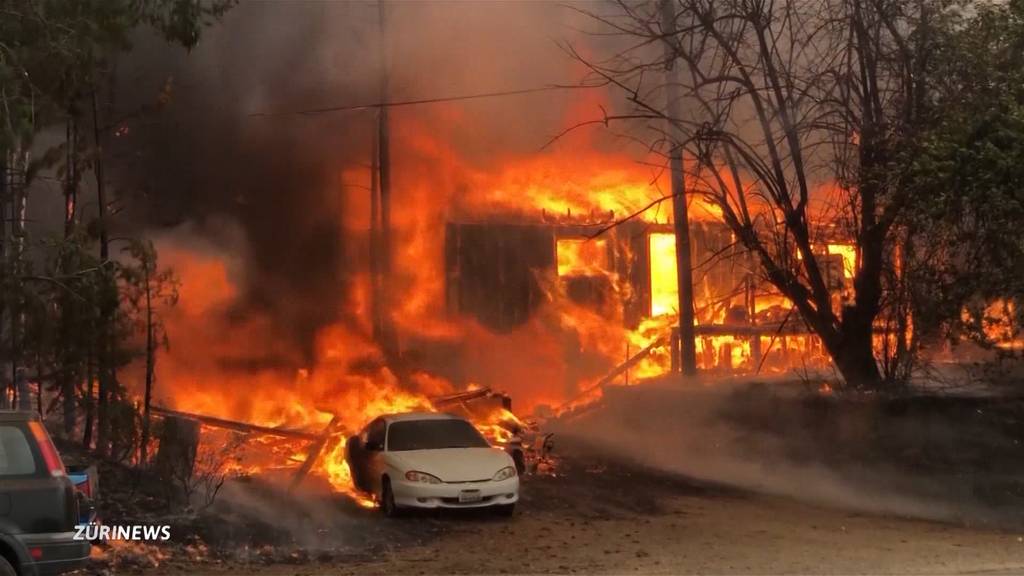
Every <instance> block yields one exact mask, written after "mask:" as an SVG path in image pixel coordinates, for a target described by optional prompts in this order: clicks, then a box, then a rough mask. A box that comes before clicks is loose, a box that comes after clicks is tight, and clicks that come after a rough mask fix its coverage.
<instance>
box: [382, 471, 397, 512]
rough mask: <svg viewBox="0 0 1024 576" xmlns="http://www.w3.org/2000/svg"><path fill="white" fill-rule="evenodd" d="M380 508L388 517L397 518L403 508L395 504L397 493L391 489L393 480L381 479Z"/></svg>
mask: <svg viewBox="0 0 1024 576" xmlns="http://www.w3.org/2000/svg"><path fill="white" fill-rule="evenodd" d="M380 491H381V494H380V510H381V512H383V513H384V515H385V516H387V517H388V518H397V517H398V516H400V515H401V510H400V509H399V508H398V505H397V504H395V493H394V492H392V491H391V480H390V479H388V478H384V479H383V480H382V481H381V490H380Z"/></svg>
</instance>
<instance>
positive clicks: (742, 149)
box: [573, 0, 933, 387]
mask: <svg viewBox="0 0 1024 576" xmlns="http://www.w3.org/2000/svg"><path fill="white" fill-rule="evenodd" d="M931 6H932V4H931V3H929V2H915V3H911V2H900V1H881V0H828V1H827V2H823V3H822V2H815V3H811V2H807V1H805V0H786V1H782V2H757V1H751V0H725V1H721V0H715V1H711V0H670V1H668V2H667V3H663V2H642V3H630V2H625V1H624V0H622V1H620V2H618V7H619V14H618V15H616V16H606V15H598V14H594V13H590V15H591V16H592V17H593V18H595V19H596V20H598V21H599V22H600V23H602V24H603V25H604V26H606V27H608V28H610V29H612V30H614V31H616V32H617V33H618V34H619V35H620V36H623V37H632V38H634V39H635V40H636V41H635V43H634V44H633V45H632V49H628V50H624V51H622V52H620V53H619V56H618V57H616V58H614V59H612V60H611V61H607V62H600V63H598V62H593V61H590V60H588V59H587V58H585V57H583V56H581V55H580V54H578V53H576V52H573V54H574V55H575V56H576V57H577V58H578V59H579V60H580V61H582V62H583V63H585V64H586V65H587V66H588V67H589V69H590V70H591V71H592V73H593V75H594V76H595V78H596V79H597V80H599V81H601V82H604V83H605V84H607V85H609V86H612V87H616V88H618V89H621V91H622V92H623V93H624V94H625V97H626V99H627V101H628V103H629V104H628V105H629V106H630V107H631V108H633V110H632V111H631V112H630V114H631V115H633V116H634V117H637V116H645V117H657V118H660V119H662V120H667V121H668V122H670V123H671V124H672V125H673V127H674V130H676V131H678V132H680V133H681V134H683V135H684V138H683V148H684V150H685V151H686V153H687V155H688V156H691V155H692V158H694V159H695V161H694V162H693V163H692V164H690V163H688V164H687V166H686V169H687V176H686V178H687V182H688V183H690V182H692V183H693V187H694V188H695V190H694V193H697V194H701V195H702V196H703V197H704V198H706V199H707V200H709V201H710V202H711V203H712V204H714V205H715V206H717V207H718V208H719V209H720V210H721V213H722V220H723V221H724V222H725V223H726V224H727V225H728V226H729V227H730V228H731V229H732V231H733V233H734V234H735V236H736V238H737V240H738V241H739V242H741V243H742V244H743V245H744V246H745V247H746V248H747V249H748V250H749V251H750V252H751V253H752V254H753V256H754V257H755V259H756V260H757V262H758V263H759V266H760V268H761V270H762V272H763V274H764V276H765V277H766V278H767V280H768V281H770V282H771V283H772V284H773V285H774V286H775V287H776V288H777V289H778V290H779V291H780V292H781V293H782V294H783V295H785V296H786V297H787V298H788V299H789V300H790V301H791V302H792V303H793V306H794V307H795V309H796V310H798V311H799V313H800V315H801V317H802V318H803V320H804V321H805V322H806V323H807V325H808V326H809V327H810V328H811V329H812V330H813V331H814V332H815V333H816V334H817V335H818V336H819V337H820V338H821V340H822V343H823V345H824V347H825V349H826V350H827V351H828V352H829V354H830V355H831V356H832V358H833V361H834V363H835V366H836V368H837V369H838V371H839V372H840V374H841V375H842V376H843V378H844V380H845V381H846V382H847V384H849V385H851V386H857V387H879V386H880V385H881V384H882V380H883V379H882V374H881V373H880V371H879V367H878V363H877V362H876V357H875V354H876V352H875V349H874V348H873V335H874V329H875V325H876V321H878V320H879V319H880V317H882V316H884V315H885V314H888V313H890V312H889V311H888V310H887V309H886V298H885V296H886V293H885V286H884V278H886V277H887V276H892V274H891V273H892V270H893V268H894V267H895V260H896V257H895V255H894V252H895V251H896V242H895V236H896V229H897V227H898V226H899V223H900V221H901V218H902V217H903V216H904V215H905V212H906V210H907V205H908V203H907V195H908V191H907V187H906V186H905V185H904V183H903V181H902V180H901V174H900V173H899V172H898V171H897V170H895V169H894V165H895V164H896V160H897V155H898V151H899V150H900V149H901V147H903V146H906V145H907V143H908V142H909V141H910V140H911V139H912V137H913V134H914V132H915V130H916V129H917V127H918V125H919V124H920V122H921V120H920V113H919V111H920V106H921V102H922V99H923V98H924V95H923V93H924V90H925V89H926V87H925V86H923V83H924V80H923V76H924V75H922V74H917V73H915V71H918V70H919V69H920V68H921V67H922V66H924V65H925V64H924V63H923V61H924V60H925V59H926V58H927V52H928V43H927V42H925V41H920V40H919V41H917V42H916V43H914V42H911V41H910V38H911V37H914V38H920V37H921V36H922V34H923V33H924V31H925V30H926V27H927V26H928V22H929V19H928V17H929V13H930V11H931V10H933V8H931ZM655 47H657V48H655ZM670 66H679V67H681V68H682V69H683V70H684V71H685V72H684V73H681V74H677V75H676V81H675V82H673V85H672V86H671V87H668V86H666V85H665V84H664V81H662V80H655V81H652V80H651V78H661V74H658V73H657V72H658V70H661V69H664V68H666V67H670ZM595 78H591V79H590V80H591V81H593V80H594V79H595ZM652 82H654V84H652ZM667 92H673V93H675V94H678V98H679V99H680V100H681V101H682V105H681V106H680V107H679V111H678V112H675V111H669V112H666V111H665V108H664V107H663V106H660V105H658V104H657V102H658V101H659V100H660V99H663V98H664V94H665V93H667ZM673 112H675V113H673ZM673 140H675V138H672V137H665V138H661V139H660V140H659V141H658V142H656V143H655V145H656V146H661V147H662V149H665V148H669V149H670V148H671V142H672V141H673ZM835 228H841V229H842V230H843V234H844V235H845V236H847V237H849V238H850V239H852V240H853V242H854V244H855V246H856V251H857V260H858V265H857V266H856V270H855V271H854V279H853V285H854V294H853V298H852V301H851V302H849V303H847V305H845V306H844V307H843V308H842V309H839V310H837V309H836V308H835V306H834V304H833V298H832V293H831V292H830V290H829V286H828V282H827V278H826V274H825V272H824V266H825V264H824V262H825V260H826V254H825V250H823V248H824V244H825V243H826V242H827V240H826V238H828V237H830V236H834V233H833V232H834V229H835Z"/></svg>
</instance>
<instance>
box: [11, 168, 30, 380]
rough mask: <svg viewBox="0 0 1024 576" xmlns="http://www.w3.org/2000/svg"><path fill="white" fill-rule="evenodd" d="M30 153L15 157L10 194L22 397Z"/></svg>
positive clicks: (15, 344)
mask: <svg viewBox="0 0 1024 576" xmlns="http://www.w3.org/2000/svg"><path fill="white" fill-rule="evenodd" d="M28 157H29V153H28V151H27V150H24V149H21V148H18V149H17V150H15V152H14V155H13V159H14V161H13V163H12V165H11V166H9V167H8V170H9V178H10V181H9V186H10V188H9V191H10V194H11V268H10V271H11V276H12V279H13V282H11V286H12V287H13V289H12V290H11V292H12V294H11V296H12V298H11V302H10V303H9V306H10V315H11V326H10V328H11V382H13V383H15V386H14V395H15V396H18V395H20V394H21V390H19V389H18V387H17V381H18V374H19V372H20V370H21V368H22V367H21V346H22V342H21V338H22V328H23V326H24V323H25V317H24V312H23V311H22V294H23V290H24V288H23V286H22V281H21V276H22V274H23V273H24V270H23V258H24V255H25V221H26V220H25V217H26V211H27V209H28V197H27V194H28V190H27V188H26V181H25V179H26V170H27V168H28V162H29V158H28Z"/></svg>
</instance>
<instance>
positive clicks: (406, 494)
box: [391, 476, 519, 508]
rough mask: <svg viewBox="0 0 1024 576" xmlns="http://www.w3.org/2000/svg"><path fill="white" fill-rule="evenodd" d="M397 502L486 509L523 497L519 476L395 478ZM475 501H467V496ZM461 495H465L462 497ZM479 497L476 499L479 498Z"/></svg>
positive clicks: (512, 502) (433, 506) (417, 506)
mask: <svg viewBox="0 0 1024 576" xmlns="http://www.w3.org/2000/svg"><path fill="white" fill-rule="evenodd" d="M391 491H392V493H393V494H394V497H395V504H396V505H398V506H402V507H408V508H483V507H486V506H502V505H509V504H515V503H516V502H517V501H518V500H519V477H518V476H514V477H512V478H508V479H506V480H500V481H497V482H495V481H492V480H487V481H483V482H442V483H440V484H427V483H425V482H409V481H406V480H405V479H402V480H401V481H394V480H392V483H391ZM467 495H469V496H471V497H472V498H473V500H472V501H465V500H466V498H465V496H467ZM460 496H461V498H460ZM477 497H478V498H479V499H476V498H477Z"/></svg>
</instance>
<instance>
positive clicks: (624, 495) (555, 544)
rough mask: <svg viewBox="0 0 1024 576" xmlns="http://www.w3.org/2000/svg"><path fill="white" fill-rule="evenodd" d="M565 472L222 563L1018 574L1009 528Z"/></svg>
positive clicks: (580, 467) (595, 463)
mask: <svg viewBox="0 0 1024 576" xmlns="http://www.w3.org/2000/svg"><path fill="white" fill-rule="evenodd" d="M559 473H560V475H559V476H556V477H540V478H528V479H527V480H526V481H525V482H524V496H523V501H522V502H521V504H520V507H519V510H518V511H517V514H516V516H515V517H514V518H513V519H511V520H505V519H500V518H495V517H492V516H489V515H486V514H464V513H459V514H444V515H441V516H435V515H420V514H417V515H411V516H409V517H406V518H402V519H398V520H386V519H384V518H382V517H379V516H378V515H377V514H376V513H375V511H372V510H368V511H365V512H361V513H359V514H360V519H359V523H360V524H363V525H364V526H365V527H366V528H367V529H369V530H374V531H377V533H376V536H374V539H377V540H378V541H377V542H376V545H375V546H374V551H373V553H371V554H362V555H354V556H348V557H345V558H338V557H335V558H333V559H326V558H325V559H324V560H323V561H319V562H317V561H313V562H306V563H302V564H298V565H296V564H289V565H280V564H278V565H269V566H261V567H259V568H258V569H256V568H255V567H254V566H252V565H249V566H247V567H245V568H244V569H243V568H240V567H237V566H235V567H233V568H229V567H228V566H230V564H229V565H228V566H222V567H221V568H220V569H219V570H218V572H221V573H226V572H232V573H247V574H248V573H255V574H295V575H313V574H566V573H580V574H1024V539H1022V534H1019V533H1015V532H1006V531H997V530H994V529H991V528H982V527H969V526H963V525H952V524H943V523H935V522H926V521H919V520H912V519H899V518H889V517H882V516H877V515H863V514H852V513H848V512H843V511H838V510H834V509H828V508H823V507H816V506H809V505H804V504H800V503H797V502H794V501H792V500H790V499H783V498H774V497H768V496H763V495H757V494H752V493H747V492H740V491H734V490H730V489H726V488H720V487H715V486H708V485H702V484H698V483H693V482H691V481H687V480H685V479H680V478H677V477H666V476H665V475H661V474H657V473H653V472H649V471H645V470H642V469H636V468H631V467H629V466H623V465H621V464H617V463H615V462H610V461H602V460H595V459H592V458H589V457H588V458H583V459H578V460H573V461H563V462H562V463H561V464H560V466H559ZM417 533H419V534H421V535H425V537H424V538H421V539H416V540H414V539H410V538H409V536H410V535H412V534H417ZM393 536H394V537H393ZM399 536H400V537H399Z"/></svg>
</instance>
